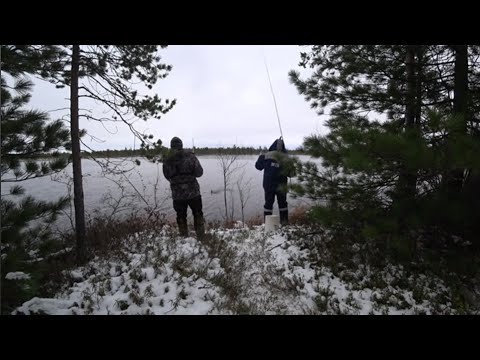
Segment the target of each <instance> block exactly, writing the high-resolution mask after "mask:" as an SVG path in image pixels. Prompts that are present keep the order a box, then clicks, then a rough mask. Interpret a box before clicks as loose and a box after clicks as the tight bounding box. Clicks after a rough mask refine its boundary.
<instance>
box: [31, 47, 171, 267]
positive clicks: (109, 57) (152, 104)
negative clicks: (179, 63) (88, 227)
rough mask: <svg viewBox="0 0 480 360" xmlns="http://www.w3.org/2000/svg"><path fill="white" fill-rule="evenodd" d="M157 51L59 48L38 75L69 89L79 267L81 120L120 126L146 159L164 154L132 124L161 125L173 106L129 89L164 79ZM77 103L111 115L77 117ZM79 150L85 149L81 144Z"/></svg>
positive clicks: (82, 236) (81, 244) (81, 247)
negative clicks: (136, 141)
mask: <svg viewBox="0 0 480 360" xmlns="http://www.w3.org/2000/svg"><path fill="white" fill-rule="evenodd" d="M165 47H166V46H161V48H165ZM158 50H159V46H157V45H115V46H113V45H101V46H79V45H73V46H63V47H57V48H56V49H55V55H56V56H57V61H55V62H54V67H52V68H47V69H46V70H43V71H41V72H39V73H38V75H39V76H41V77H43V78H45V79H48V80H49V81H50V82H52V83H54V84H55V85H56V86H57V87H59V88H61V87H64V86H70V90H71V91H70V95H71V100H70V108H71V110H70V120H71V122H70V123H71V136H72V160H73V161H72V162H73V169H74V205H75V220H76V226H75V228H76V240H77V257H78V262H82V261H83V260H84V259H85V256H86V249H85V214H84V205H83V186H82V170H81V157H80V142H81V140H80V136H79V135H80V134H81V130H80V129H79V123H80V121H79V119H80V118H86V119H88V120H91V121H98V122H104V121H112V122H116V123H120V124H123V125H125V126H127V127H128V128H129V129H130V131H132V133H133V134H134V135H135V136H136V137H137V138H139V139H140V141H141V147H142V149H144V151H145V153H146V154H147V155H149V156H150V155H152V153H158V152H159V151H160V150H161V148H162V146H161V141H160V140H157V141H154V140H153V138H154V136H153V135H152V134H143V133H141V132H140V131H138V130H137V129H136V127H135V126H134V122H135V121H136V120H137V119H142V120H148V119H149V118H156V119H160V117H161V115H162V114H165V113H167V112H168V111H169V110H170V109H171V108H172V107H173V106H174V105H175V103H176V100H173V101H170V100H169V99H166V100H162V99H161V98H159V97H158V95H157V94H155V95H153V96H150V95H140V94H139V92H138V89H135V88H134V87H133V84H136V85H137V86H138V85H139V84H141V85H144V86H145V87H146V88H147V89H152V87H153V85H154V84H155V83H156V82H157V81H158V80H159V79H162V78H165V77H166V76H167V75H168V73H169V71H170V70H171V66H170V65H165V64H162V63H161V62H160V60H161V58H160V56H158ZM81 98H89V99H93V100H95V101H96V102H97V103H99V104H102V105H104V106H105V108H106V109H107V111H108V112H109V115H108V116H96V115H95V114H94V113H91V112H82V111H80V110H79V109H80V99H81ZM83 145H84V146H85V147H87V148H88V146H87V145H86V144H85V143H83Z"/></svg>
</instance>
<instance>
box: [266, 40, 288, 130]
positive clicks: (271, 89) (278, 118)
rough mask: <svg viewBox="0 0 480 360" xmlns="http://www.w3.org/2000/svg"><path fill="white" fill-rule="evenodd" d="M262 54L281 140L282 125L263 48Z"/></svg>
mask: <svg viewBox="0 0 480 360" xmlns="http://www.w3.org/2000/svg"><path fill="white" fill-rule="evenodd" d="M262 53H263V62H264V63H265V69H266V70H267V76H268V83H269V84H270V91H271V92H272V97H273V103H274V104H275V112H276V114H277V120H278V127H279V128H280V135H281V136H282V139H283V131H282V125H281V123H280V116H279V115H278V107H277V100H276V99H275V93H274V92H273V86H272V80H271V79H270V72H269V71H268V65H267V59H266V58H265V52H264V51H263V48H262Z"/></svg>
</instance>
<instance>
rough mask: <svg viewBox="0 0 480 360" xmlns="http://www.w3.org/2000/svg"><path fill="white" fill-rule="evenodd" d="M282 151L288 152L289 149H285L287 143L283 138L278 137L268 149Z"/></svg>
mask: <svg viewBox="0 0 480 360" xmlns="http://www.w3.org/2000/svg"><path fill="white" fill-rule="evenodd" d="M275 150H277V151H281V152H283V153H286V152H287V149H285V143H284V142H283V140H282V138H280V139H276V140H275V141H274V142H273V144H272V145H270V147H269V148H268V151H275Z"/></svg>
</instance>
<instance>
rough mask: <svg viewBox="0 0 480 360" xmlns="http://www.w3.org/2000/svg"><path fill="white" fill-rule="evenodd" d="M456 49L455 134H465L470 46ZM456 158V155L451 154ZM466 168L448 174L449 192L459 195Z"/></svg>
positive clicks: (461, 46)
mask: <svg viewBox="0 0 480 360" xmlns="http://www.w3.org/2000/svg"><path fill="white" fill-rule="evenodd" d="M454 49H455V80H454V81H455V83H454V88H453V115H454V116H456V117H459V118H460V119H461V120H460V123H458V124H456V126H455V130H454V134H453V135H454V136H453V141H455V134H458V135H464V134H466V132H467V107H468V95H467V91H468V53H467V52H468V48H467V45H456V46H454ZM451 155H452V156H453V158H454V159H455V155H454V154H451ZM463 175H464V169H454V170H452V171H451V173H450V175H449V176H448V185H447V186H448V193H449V195H450V196H457V194H458V193H459V192H460V191H461V189H462V186H463Z"/></svg>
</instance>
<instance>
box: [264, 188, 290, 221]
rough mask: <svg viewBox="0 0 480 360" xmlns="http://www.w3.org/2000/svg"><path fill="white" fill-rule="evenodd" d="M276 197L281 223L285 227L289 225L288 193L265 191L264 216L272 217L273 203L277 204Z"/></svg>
mask: <svg viewBox="0 0 480 360" xmlns="http://www.w3.org/2000/svg"><path fill="white" fill-rule="evenodd" d="M275 196H276V197H277V202H278V210H279V213H280V222H281V223H282V224H283V225H286V224H287V223H288V203H287V193H285V192H282V191H278V190H277V191H265V205H264V206H263V215H264V217H265V216H266V215H272V213H273V203H274V202H275Z"/></svg>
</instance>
